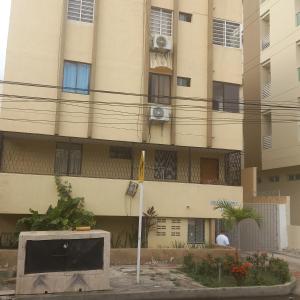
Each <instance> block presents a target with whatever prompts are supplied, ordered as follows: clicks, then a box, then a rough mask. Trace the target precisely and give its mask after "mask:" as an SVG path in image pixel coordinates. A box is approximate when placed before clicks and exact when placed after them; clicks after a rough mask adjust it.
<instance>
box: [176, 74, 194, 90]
mask: <svg viewBox="0 0 300 300" xmlns="http://www.w3.org/2000/svg"><path fill="white" fill-rule="evenodd" d="M180 80H181V81H182V82H184V81H185V80H186V81H187V84H186V85H185V84H180ZM191 85H192V78H190V77H183V76H177V86H181V87H191Z"/></svg>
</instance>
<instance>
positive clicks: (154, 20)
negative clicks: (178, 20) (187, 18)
mask: <svg viewBox="0 0 300 300" xmlns="http://www.w3.org/2000/svg"><path fill="white" fill-rule="evenodd" d="M172 21H173V13H172V11H170V10H167V9H163V8H158V7H152V8H151V21H150V30H151V33H153V34H161V35H168V36H171V35H172Z"/></svg>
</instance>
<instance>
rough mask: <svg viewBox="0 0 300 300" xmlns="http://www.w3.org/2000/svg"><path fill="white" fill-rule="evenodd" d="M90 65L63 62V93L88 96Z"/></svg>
mask: <svg viewBox="0 0 300 300" xmlns="http://www.w3.org/2000/svg"><path fill="white" fill-rule="evenodd" d="M90 70H91V65H89V64H84V63H77V62H70V61H65V64H64V80H63V91H64V92H66V93H77V94H84V95H87V94H89V85H90Z"/></svg>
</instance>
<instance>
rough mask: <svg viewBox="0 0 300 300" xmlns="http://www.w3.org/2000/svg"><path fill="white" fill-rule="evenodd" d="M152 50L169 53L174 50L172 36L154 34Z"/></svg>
mask: <svg viewBox="0 0 300 300" xmlns="http://www.w3.org/2000/svg"><path fill="white" fill-rule="evenodd" d="M152 49H153V50H156V51H162V52H167V51H171V50H172V49H173V40H172V37H171V36H168V35H162V34H154V35H153V36H152Z"/></svg>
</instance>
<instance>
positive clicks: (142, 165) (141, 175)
mask: <svg viewBox="0 0 300 300" xmlns="http://www.w3.org/2000/svg"><path fill="white" fill-rule="evenodd" d="M144 168H145V151H142V156H141V161H140V167H139V181H140V203H139V230H138V248H137V262H136V282H137V284H139V283H140V273H141V247H142V221H143V210H144V208H143V206H144Z"/></svg>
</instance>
